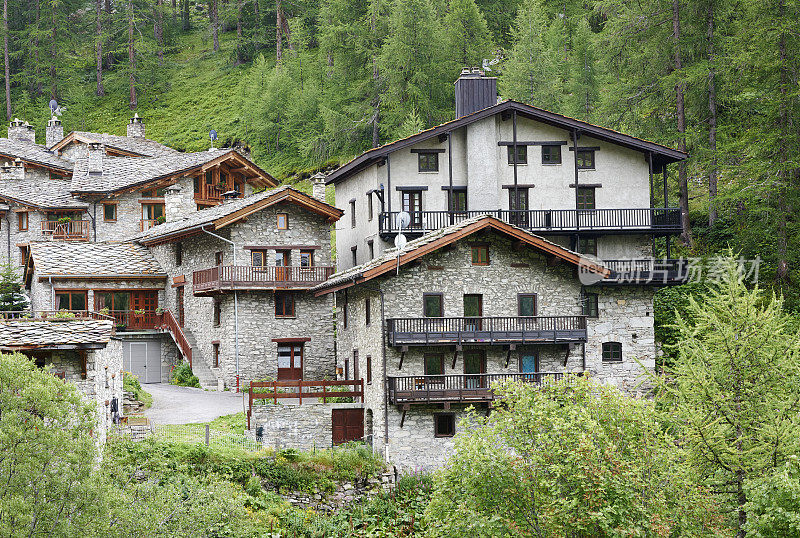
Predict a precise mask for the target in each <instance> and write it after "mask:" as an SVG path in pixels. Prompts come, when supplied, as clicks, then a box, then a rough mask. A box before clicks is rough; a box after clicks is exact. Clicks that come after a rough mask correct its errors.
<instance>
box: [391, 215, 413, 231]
mask: <svg viewBox="0 0 800 538" xmlns="http://www.w3.org/2000/svg"><path fill="white" fill-rule="evenodd" d="M409 224H411V215H410V214H409V213H408V211H401V212H400V213H398V214H397V217H396V221H395V225H396V226H397V227H398V228H399V229H401V230H402V229H403V228H408V225H409Z"/></svg>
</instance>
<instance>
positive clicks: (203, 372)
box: [183, 327, 217, 390]
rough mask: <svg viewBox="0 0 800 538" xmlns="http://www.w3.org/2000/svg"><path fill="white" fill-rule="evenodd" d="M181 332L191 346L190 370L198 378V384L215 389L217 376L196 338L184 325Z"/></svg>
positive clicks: (207, 388) (208, 388)
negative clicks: (201, 351)
mask: <svg viewBox="0 0 800 538" xmlns="http://www.w3.org/2000/svg"><path fill="white" fill-rule="evenodd" d="M183 334H184V336H185V337H186V341H187V342H188V343H189V346H190V347H191V348H192V372H193V373H194V375H196V376H197V379H198V380H200V386H201V387H203V388H204V389H206V390H217V376H215V375H214V373H213V372H212V371H211V368H210V367H209V366H208V362H207V361H206V358H205V357H204V356H203V355H202V354H201V353H200V348H199V347H198V345H197V339H196V338H195V337H194V335H193V334H192V331H190V330H189V329H187V328H186V327H183Z"/></svg>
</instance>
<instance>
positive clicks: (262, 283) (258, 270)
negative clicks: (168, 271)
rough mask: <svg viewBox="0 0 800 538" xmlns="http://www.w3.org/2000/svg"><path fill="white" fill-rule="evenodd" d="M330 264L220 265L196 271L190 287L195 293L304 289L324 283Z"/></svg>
mask: <svg viewBox="0 0 800 538" xmlns="http://www.w3.org/2000/svg"><path fill="white" fill-rule="evenodd" d="M333 271H334V269H333V267H329V266H321V265H318V266H315V267H260V266H250V265H219V266H217V267H211V268H210V269H202V270H200V271H195V272H194V273H193V275H192V286H193V291H194V294H195V295H202V294H209V293H217V292H222V291H228V290H233V289H239V290H271V289H276V288H294V289H298V288H300V289H303V288H310V287H312V286H316V285H317V284H319V283H321V282H324V281H325V280H327V279H328V277H330V276H331V275H332V274H333Z"/></svg>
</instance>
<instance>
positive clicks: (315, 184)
mask: <svg viewBox="0 0 800 538" xmlns="http://www.w3.org/2000/svg"><path fill="white" fill-rule="evenodd" d="M311 196H313V197H314V198H316V199H317V200H319V201H321V202H324V201H325V174H323V173H322V172H317V173H316V174H314V175H313V176H311Z"/></svg>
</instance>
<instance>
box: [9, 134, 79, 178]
mask: <svg viewBox="0 0 800 538" xmlns="http://www.w3.org/2000/svg"><path fill="white" fill-rule="evenodd" d="M17 158H19V159H21V160H22V162H24V163H25V164H27V165H30V166H38V167H41V168H47V169H49V170H55V171H57V172H61V173H63V174H72V163H71V162H70V161H68V160H66V159H62V158H61V157H59V156H58V155H56V154H55V153H53V152H52V151H49V150H48V149H47V148H46V147H44V146H40V145H39V144H33V143H31V142H20V141H18V140H11V139H8V138H0V159H5V160H9V161H13V160H14V159H17Z"/></svg>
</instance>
